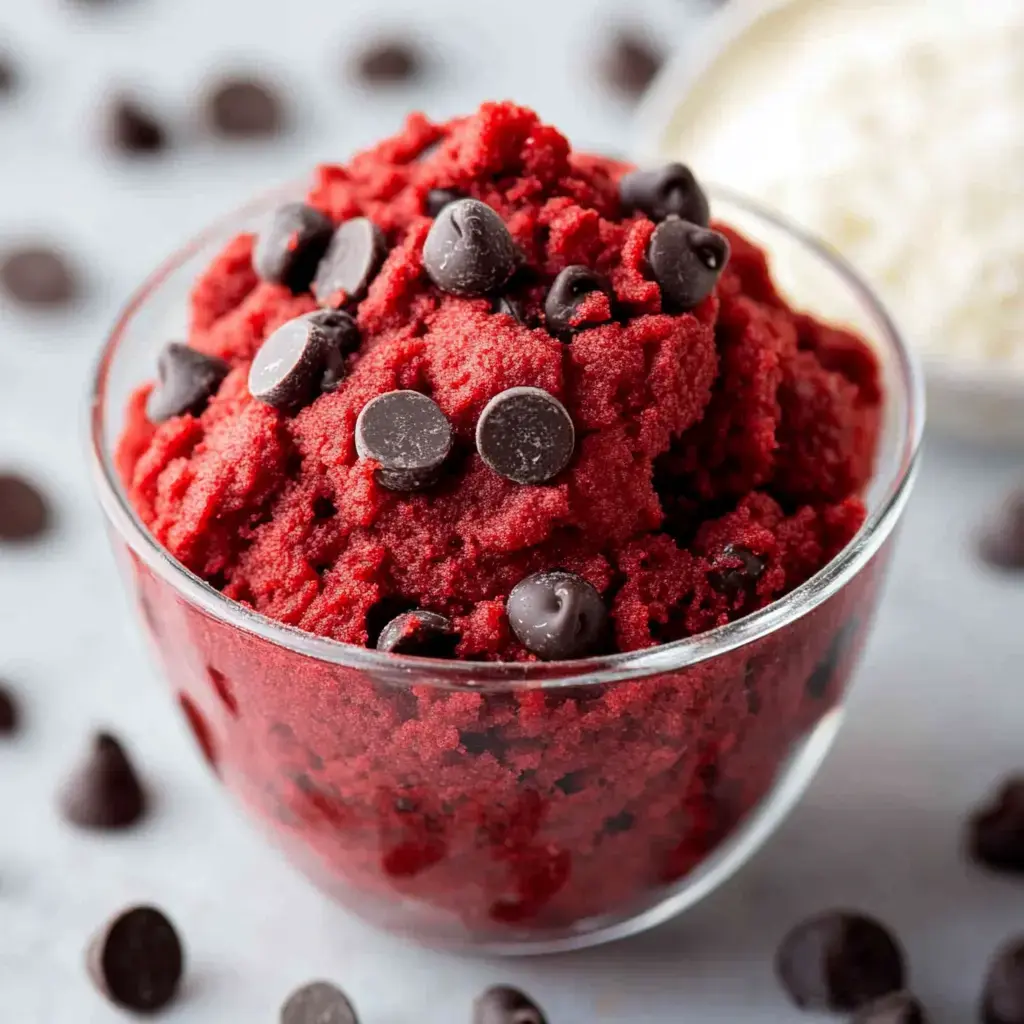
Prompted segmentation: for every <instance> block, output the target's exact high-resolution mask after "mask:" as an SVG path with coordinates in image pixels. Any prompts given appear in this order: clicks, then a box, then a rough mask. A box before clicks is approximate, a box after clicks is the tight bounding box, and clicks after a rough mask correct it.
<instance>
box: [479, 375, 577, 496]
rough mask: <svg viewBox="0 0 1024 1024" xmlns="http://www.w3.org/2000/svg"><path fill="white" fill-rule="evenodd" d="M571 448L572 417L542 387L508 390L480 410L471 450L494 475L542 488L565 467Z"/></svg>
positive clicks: (573, 434)
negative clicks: (541, 486) (538, 485)
mask: <svg viewBox="0 0 1024 1024" xmlns="http://www.w3.org/2000/svg"><path fill="white" fill-rule="evenodd" d="M575 446H576V431H575V429H574V427H573V423H572V417H571V416H570V415H569V413H568V411H567V410H566V408H565V406H564V405H562V403H561V402H560V401H559V400H558V399H557V398H555V396H554V395H552V394H550V393H549V392H547V391H544V390H543V389H542V388H509V389H508V390H507V391H502V392H501V393H500V394H497V395H495V396H494V397H493V398H492V399H491V400H490V401H489V402H488V403H487V404H486V405H485V406H484V408H483V412H481V413H480V419H479V420H477V424H476V447H477V451H478V452H479V453H480V457H481V458H482V459H483V460H484V462H486V463H487V465H488V466H490V467H491V469H493V470H494V472H495V473H498V474H499V475H500V476H503V477H505V478H506V479H508V480H512V481H514V482H515V483H517V484H542V483H544V482H545V481H546V480H550V479H551V478H552V477H555V476H557V475H558V474H559V473H561V472H562V470H563V469H565V467H566V466H567V465H568V464H569V460H570V459H571V458H572V454H573V451H574V449H575Z"/></svg>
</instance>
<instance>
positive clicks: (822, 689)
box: [804, 618, 860, 700]
mask: <svg viewBox="0 0 1024 1024" xmlns="http://www.w3.org/2000/svg"><path fill="white" fill-rule="evenodd" d="M859 629H860V621H859V620H858V619H856V618H853V619H849V620H848V621H847V622H846V623H845V625H843V627H842V628H841V629H839V630H837V631H836V634H835V636H833V637H832V642H831V643H830V644H829V645H828V650H827V651H826V652H825V656H824V657H823V658H822V659H821V661H819V662H818V664H817V665H815V666H814V671H813V672H812V673H811V674H810V675H809V676H808V677H807V682H806V684H805V685H804V689H805V691H806V693H807V696H808V697H810V698H811V699H812V700H822V699H824V698H825V696H826V695H827V694H828V693H829V691H830V690H831V689H832V684H833V682H835V679H836V672H837V671H838V669H839V666H840V664H841V663H842V660H843V658H844V656H845V655H846V651H847V648H848V647H849V646H850V644H851V643H852V642H853V640H854V638H855V637H856V635H857V632H858V630H859Z"/></svg>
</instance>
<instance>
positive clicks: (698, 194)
mask: <svg viewBox="0 0 1024 1024" xmlns="http://www.w3.org/2000/svg"><path fill="white" fill-rule="evenodd" d="M619 197H620V198H621V200H622V205H623V206H625V207H626V209H628V210H639V211H640V212H641V213H645V214H646V215H647V216H648V217H650V218H651V220H664V219H665V218H666V217H669V216H672V215H675V216H677V217H682V219H683V220H688V221H689V222H690V223H691V224H697V225H699V226H700V227H705V228H706V227H707V226H708V224H709V223H710V222H711V207H710V206H709V205H708V197H707V196H706V195H705V194H704V190H703V189H702V188H701V187H700V185H699V184H698V182H697V179H696V178H695V177H694V176H693V171H691V170H690V168H689V167H685V166H684V165H683V164H675V163H673V164H665V165H664V166H663V167H655V168H651V169H648V170H639V171H631V172H630V173H629V174H627V175H625V176H624V177H623V178H622V180H621V181H620V182H619Z"/></svg>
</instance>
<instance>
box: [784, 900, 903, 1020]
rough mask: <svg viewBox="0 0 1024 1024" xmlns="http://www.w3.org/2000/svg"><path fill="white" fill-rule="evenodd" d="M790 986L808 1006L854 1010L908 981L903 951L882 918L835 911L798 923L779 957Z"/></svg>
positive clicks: (796, 999) (796, 997) (792, 993)
mask: <svg viewBox="0 0 1024 1024" xmlns="http://www.w3.org/2000/svg"><path fill="white" fill-rule="evenodd" d="M775 966H776V970H777V972H778V975H779V978H780V980H781V981H782V984H783V986H784V988H785V989H786V991H787V992H788V993H789V995H790V997H791V998H792V999H793V1002H795V1003H796V1005H797V1006H800V1007H802V1008H803V1009H808V1010H833V1011H853V1010H858V1009H860V1008H861V1007H862V1006H864V1005H865V1004H867V1003H870V1002H871V1001H872V1000H874V999H879V998H881V997H882V996H885V995H889V994H890V993H892V992H898V991H899V990H900V989H902V988H903V986H904V980H905V973H906V972H905V968H904V962H903V952H902V950H901V949H900V947H899V945H898V944H897V942H896V940H895V938H894V937H893V936H892V935H891V934H890V933H889V931H888V930H887V929H886V928H885V927H884V926H882V925H881V924H879V923H878V922H877V921H874V920H872V919H871V918H869V917H864V916H863V915H861V914H852V913H846V912H843V911H830V912H828V913H825V914H821V915H819V916H817V917H813V918H810V919H809V920H807V921H804V922H803V923H802V924H799V925H797V926H796V927H795V928H794V929H793V930H792V931H790V932H789V934H788V935H786V937H785V938H784V939H783V940H782V943H781V945H780V946H779V951H778V954H777V957H776V961H775Z"/></svg>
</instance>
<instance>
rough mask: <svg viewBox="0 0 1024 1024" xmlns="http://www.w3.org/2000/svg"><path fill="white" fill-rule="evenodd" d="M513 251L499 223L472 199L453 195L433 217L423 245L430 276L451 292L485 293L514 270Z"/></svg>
mask: <svg viewBox="0 0 1024 1024" xmlns="http://www.w3.org/2000/svg"><path fill="white" fill-rule="evenodd" d="M517 259H518V254H517V252H516V246H515V242H513V241H512V236H511V235H510V234H509V232H508V228H507V227H505V222H504V221H503V220H502V219H501V217H499V216H498V214H497V213H495V212H494V210H492V209H491V208H490V207H489V206H488V205H487V204H486V203H481V202H480V200H478V199H456V200H455V201H454V202H451V203H449V204H448V205H447V206H445V207H444V209H443V210H441V212H440V213H439V214H438V215H437V217H436V218H435V219H434V223H433V225H432V226H431V228H430V233H429V234H428V235H427V240H426V242H424V244H423V265H424V267H425V268H426V271H427V273H428V274H429V275H430V279H431V280H432V281H433V282H434V284H436V285H437V286H438V288H440V289H441V290H442V291H446V292H449V293H450V294H452V295H489V294H490V293H491V292H495V291H497V290H498V289H499V288H501V286H502V285H503V284H505V282H506V281H508V279H509V278H510V277H511V276H512V274H513V273H514V272H515V269H516V263H517Z"/></svg>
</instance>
